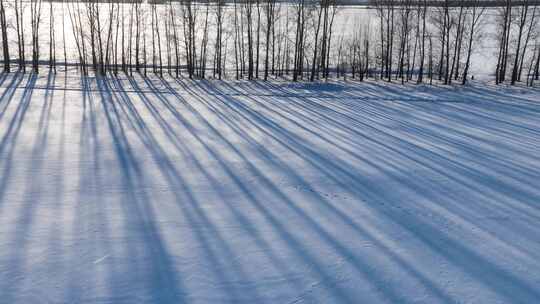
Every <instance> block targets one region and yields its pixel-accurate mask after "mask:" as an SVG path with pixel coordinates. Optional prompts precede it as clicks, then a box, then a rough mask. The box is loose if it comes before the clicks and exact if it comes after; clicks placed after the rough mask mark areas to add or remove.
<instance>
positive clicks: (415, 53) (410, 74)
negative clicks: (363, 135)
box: [0, 0, 540, 85]
mask: <svg viewBox="0 0 540 304" xmlns="http://www.w3.org/2000/svg"><path fill="white" fill-rule="evenodd" d="M335 1H336V0H318V1H316V2H314V1H308V0H298V1H294V2H291V3H288V4H285V3H283V2H277V1H276V0H232V2H230V1H229V2H225V1H224V0H212V1H210V0H207V1H206V2H204V1H203V2H200V1H197V2H195V1H193V0H182V1H171V0H168V1H164V2H159V3H158V2H157V1H150V2H140V1H133V2H126V1H119V2H103V1H87V2H80V1H78V2H44V1H42V0H30V1H29V2H28V1H22V0H12V1H8V0H0V28H1V35H0V37H1V39H2V57H3V64H4V70H5V71H6V72H9V71H10V70H11V69H12V68H13V65H14V64H16V65H17V67H18V69H20V70H21V71H23V72H25V71H26V69H27V65H31V69H32V71H33V72H35V73H37V72H39V66H40V65H44V64H46V65H48V66H49V68H50V69H52V70H54V71H56V68H57V65H59V64H60V65H64V66H65V67H66V68H67V66H68V65H69V64H74V65H76V66H77V67H79V68H80V70H81V72H82V73H83V74H88V73H89V72H90V71H93V72H95V73H97V74H102V75H105V74H107V73H113V74H117V73H119V72H124V73H128V74H132V73H134V72H136V73H141V74H144V75H146V74H147V73H148V72H152V73H156V74H158V75H160V76H162V75H163V74H164V73H168V74H171V75H174V76H176V77H178V76H180V74H182V73H187V75H188V76H189V77H190V78H207V77H210V75H208V73H211V74H212V77H214V78H218V79H221V78H222V77H225V75H234V77H235V78H237V79H240V78H244V77H245V78H248V79H254V78H262V79H265V80H266V79H268V78H269V77H283V76H286V75H288V77H290V79H292V80H293V81H297V80H310V81H315V80H317V79H321V78H324V79H326V78H328V77H330V76H331V74H332V75H335V76H336V77H353V78H357V79H359V80H363V79H365V78H366V77H373V78H381V79H385V80H387V81H396V80H397V81H401V82H408V81H414V82H417V83H422V82H429V83H432V82H433V81H434V80H437V81H440V82H443V83H445V84H450V83H452V82H454V81H459V82H461V83H463V84H464V83H466V82H467V80H468V79H469V77H470V76H469V75H470V70H471V65H472V60H473V59H472V58H473V56H472V55H473V53H474V52H475V50H477V49H478V48H479V47H480V46H481V43H482V39H483V38H484V36H485V32H486V31H485V29H486V28H489V27H491V29H494V30H493V32H494V33H496V36H495V37H490V41H496V42H497V45H496V47H495V49H496V52H495V51H494V53H496V54H494V55H495V56H496V57H497V64H496V67H495V71H494V74H495V78H496V82H497V83H501V82H505V81H510V83H511V84H515V83H516V82H519V81H523V80H526V82H527V84H529V85H533V82H534V81H535V80H538V77H539V65H540V41H539V37H538V30H537V23H538V20H537V19H538V18H537V17H538V15H539V14H540V12H539V11H538V9H537V7H536V6H535V5H529V3H528V1H522V2H520V5H519V6H515V5H513V3H512V1H511V0H505V4H506V5H504V6H503V7H500V8H496V9H486V8H483V7H480V6H479V4H480V2H479V1H475V0H469V1H460V2H456V1H450V0H441V1H439V3H440V5H438V6H431V5H432V2H431V1H430V2H428V0H420V1H418V0H414V1H413V0H394V1H392V0H390V1H384V2H379V4H378V5H376V6H375V7H374V8H373V10H371V11H369V12H367V13H366V14H363V15H361V16H363V17H366V18H363V19H364V20H359V19H360V18H359V17H358V20H354V21H356V22H354V24H353V25H351V26H350V27H345V28H343V29H341V31H340V32H336V31H335V23H336V20H337V19H338V18H342V17H341V16H339V14H340V12H339V10H340V9H339V7H338V5H337V4H336V2H335ZM456 3H457V5H456ZM58 18H60V20H57V19H58ZM349 21H353V20H349ZM59 36H61V37H59ZM29 41H30V42H31V43H29ZM47 48H48V56H47V57H48V58H47V59H43V58H42V56H41V53H42V52H43V51H45V50H46V49H47ZM28 52H31V57H30V60H28V54H27V53H28ZM57 53H59V54H60V55H57ZM74 54H75V56H73V55H74ZM59 58H60V59H59Z"/></svg>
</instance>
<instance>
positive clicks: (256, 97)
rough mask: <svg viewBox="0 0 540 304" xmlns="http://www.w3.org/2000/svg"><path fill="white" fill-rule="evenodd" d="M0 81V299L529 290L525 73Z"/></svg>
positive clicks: (515, 297)
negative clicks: (459, 82) (432, 81)
mask: <svg viewBox="0 0 540 304" xmlns="http://www.w3.org/2000/svg"><path fill="white" fill-rule="evenodd" d="M0 82H1V84H0V303H9V304H14V303H490V304H494V303H537V302H538V301H539V299H540V262H539V261H540V91H539V90H537V89H524V88H519V87H518V88H509V87H495V86H492V85H491V84H489V83H475V84H473V85H471V86H468V87H462V86H456V87H453V88H451V87H442V86H434V87H429V86H414V85H406V86H400V85H393V84H387V83H384V82H368V83H363V84H358V83H354V82H331V83H328V84H320V85H317V84H303V83H298V84H288V83H281V82H271V83H263V82H241V81H240V82H234V81H227V82H212V81H196V82H193V81H188V80H179V81H176V80H174V79H167V80H165V81H162V80H160V79H158V78H153V79H150V80H144V79H139V78H134V79H126V78H122V79H118V80H112V79H109V80H107V81H103V80H99V81H96V79H91V78H89V79H87V80H86V81H83V80H82V79H81V78H80V77H79V76H77V75H75V74H73V75H68V76H67V77H65V76H64V74H63V73H62V74H58V76H56V77H54V76H53V75H47V74H42V75H40V76H39V77H32V76H28V75H25V76H23V75H16V74H11V75H5V74H2V75H0Z"/></svg>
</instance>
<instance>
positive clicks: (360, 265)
mask: <svg viewBox="0 0 540 304" xmlns="http://www.w3.org/2000/svg"><path fill="white" fill-rule="evenodd" d="M216 96H225V95H221V94H216ZM199 101H200V102H201V103H203V102H205V101H204V100H203V99H202V98H201V99H200V100H199ZM219 101H220V102H219V104H223V105H225V106H227V105H228V104H230V103H236V101H233V100H231V99H226V100H219ZM210 103H212V104H214V103H213V102H212V101H210V102H208V103H207V106H208V107H211V105H210ZM214 110H215V112H218V111H219V110H216V109H214ZM229 117H230V116H229ZM222 119H225V120H227V118H224V117H222ZM229 119H230V118H229ZM244 120H245V118H244ZM229 123H230V122H229ZM244 128H245V126H240V127H233V129H235V131H237V132H240V133H241V135H242V136H244V137H246V138H250V136H249V135H248V134H247V133H242V132H243V131H241V130H242V129H244ZM255 128H256V127H255ZM252 142H253V141H252ZM260 149H262V151H264V152H265V153H263V154H264V157H262V159H264V160H267V161H268V162H270V163H272V164H271V165H272V167H276V168H277V169H278V170H280V171H284V172H286V173H287V174H288V175H290V176H294V179H295V180H296V181H298V182H300V183H301V184H302V185H304V186H307V185H308V183H307V182H306V181H304V180H303V179H302V177H300V176H299V175H298V174H296V173H295V172H294V169H292V168H290V167H289V166H288V164H287V163H286V162H283V161H281V160H280V159H279V156H277V155H272V153H271V152H269V151H267V150H265V149H264V147H260ZM243 160H244V161H245V162H246V163H248V164H249V163H250V161H249V160H247V158H246V157H243ZM250 169H251V170H253V171H257V170H258V169H257V168H256V167H255V166H254V165H250ZM258 174H259V175H260V176H261V178H264V174H262V173H261V172H259V173H258ZM263 181H264V185H265V186H266V187H268V188H270V189H271V190H272V193H273V194H274V195H278V197H279V198H280V201H281V202H284V203H285V205H286V207H287V208H288V209H289V210H290V211H292V212H294V213H296V214H297V215H299V216H300V217H301V218H302V219H303V220H304V221H305V222H306V223H307V224H308V227H310V228H311V229H313V230H314V231H315V232H316V233H317V235H319V236H321V237H322V239H323V241H324V242H326V243H327V244H329V246H331V247H332V248H336V249H338V252H339V253H340V254H341V255H342V256H345V257H347V260H348V261H349V262H352V263H353V266H354V267H355V269H356V270H358V271H360V272H361V273H363V274H364V275H366V276H367V277H368V278H369V280H370V281H372V282H374V286H375V287H376V288H382V289H384V292H383V296H385V297H387V298H389V300H392V301H406V299H404V298H402V297H401V296H400V295H399V293H398V292H394V291H393V290H392V289H391V287H389V286H385V285H384V284H383V283H382V281H381V279H380V278H378V277H377V274H376V273H374V272H373V271H371V270H370V266H369V265H368V264H366V262H364V261H362V258H359V257H358V256H356V254H355V253H353V252H352V251H350V250H349V249H348V248H346V247H345V246H344V245H343V244H341V243H340V242H339V241H336V240H335V238H334V237H333V236H331V235H330V234H329V233H328V232H327V231H326V229H325V228H324V227H322V226H321V225H320V224H319V223H317V222H316V221H315V220H314V219H313V218H311V217H310V216H309V215H308V214H306V213H305V212H304V210H302V208H301V207H300V206H299V205H298V204H297V203H296V202H294V201H292V200H291V199H290V198H288V197H287V196H286V195H285V194H284V193H282V192H281V190H280V189H278V187H277V186H276V185H275V184H274V183H273V182H272V181H271V180H269V179H268V178H265V179H264V180H263ZM314 196H315V198H316V201H317V202H320V203H322V206H321V207H324V209H326V211H331V213H333V214H336V215H337V216H339V217H340V218H341V219H342V220H343V221H344V222H346V223H347V224H348V225H350V226H352V228H354V229H355V230H356V231H359V232H360V234H359V235H362V236H363V237H368V238H369V239H370V240H371V241H372V242H373V243H375V244H377V246H379V247H381V249H382V250H383V251H384V252H385V253H387V254H388V255H389V256H390V258H391V259H392V260H393V261H394V262H396V263H398V264H400V266H401V267H403V268H404V269H406V270H407V271H409V272H410V273H412V274H413V275H414V276H415V277H417V278H418V279H419V280H420V281H422V282H423V283H424V285H426V286H430V290H431V291H433V293H435V294H436V295H437V296H438V297H439V298H440V299H441V300H442V301H444V302H451V299H450V298H448V296H447V295H445V294H444V292H442V291H441V290H438V289H437V288H436V286H433V285H432V284H431V283H430V282H429V281H428V280H427V279H426V278H425V277H423V276H422V275H421V274H420V273H418V272H417V271H415V270H414V269H412V268H411V267H409V266H408V265H407V264H406V263H405V262H404V261H403V260H402V259H400V258H399V257H397V256H396V255H395V254H393V253H392V252H391V251H390V250H389V249H388V248H386V247H385V246H384V245H383V244H381V243H380V242H379V240H377V239H376V238H375V237H372V236H370V235H371V234H370V233H369V232H368V231H367V230H366V228H362V227H361V226H359V225H358V224H356V223H354V221H352V220H351V219H350V218H349V217H348V216H346V215H345V214H344V213H343V212H341V211H339V210H337V209H335V207H333V206H332V205H331V204H329V202H328V201H326V199H325V198H323V197H322V196H321V195H319V194H318V193H315V194H314ZM261 207H264V206H261ZM275 225H279V227H282V228H281V230H284V231H286V230H287V229H286V228H285V227H286V224H284V223H280V221H277V222H276V223H275Z"/></svg>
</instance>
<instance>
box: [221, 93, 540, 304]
mask: <svg viewBox="0 0 540 304" xmlns="http://www.w3.org/2000/svg"><path fill="white" fill-rule="evenodd" d="M229 104H239V103H235V102H234V101H231V100H229ZM239 107H244V109H245V104H240V106H239ZM245 112H246V113H248V114H247V115H251V116H253V120H254V121H255V124H258V125H263V126H268V127H271V128H274V130H278V132H282V133H286V132H287V131H284V130H279V128H280V127H279V125H278V124H276V123H274V122H270V121H268V118H267V117H261V116H260V114H259V113H257V112H253V111H250V110H249V109H246V110H245ZM278 132H274V133H278ZM284 136H285V135H284ZM286 142H287V143H294V144H295V145H297V146H298V147H302V145H301V144H300V143H299V142H298V141H296V142H295V139H294V138H291V137H289V138H287V139H286ZM412 148H418V147H415V146H414V145H411V149H410V150H411V153H412V152H413V150H415V149H412ZM299 152H300V153H302V154H303V155H308V156H312V155H313V156H315V159H314V160H313V161H312V164H313V165H314V166H316V165H318V164H321V163H324V164H332V161H331V160H329V161H327V162H325V161H324V159H321V156H320V155H317V152H316V151H313V150H310V148H309V147H303V149H301V150H300V151H299ZM300 153H299V154H300ZM402 153H403V152H402ZM429 154H432V156H437V157H438V158H441V157H442V156H441V155H437V154H435V155H433V152H430V153H429ZM428 156H429V155H428ZM443 160H444V161H446V162H449V163H450V164H453V165H455V166H459V164H457V163H454V162H452V161H451V160H449V159H447V158H444V157H443ZM417 161H418V160H417ZM329 167H333V168H332V170H330V172H329V173H330V174H331V173H332V171H341V172H342V173H344V174H343V175H344V176H345V177H347V178H348V179H350V180H351V182H354V180H355V179H359V178H360V177H359V176H355V174H354V172H347V169H346V167H343V166H339V165H336V164H332V166H329ZM457 168H458V169H461V170H463V169H465V170H469V171H470V170H472V168H467V167H464V166H461V167H457ZM321 169H322V168H321ZM366 184H369V181H366ZM359 186H361V185H359ZM365 190H366V192H368V191H367V189H365ZM358 194H361V193H358ZM375 194H376V195H374V197H373V199H374V200H375V199H377V198H376V197H377V196H378V197H379V199H380V197H381V196H382V197H384V196H385V195H384V192H381V193H375ZM386 196H388V195H386ZM390 198H391V197H388V199H389V201H390V202H391V201H392V200H391V199H390ZM531 198H532V197H531V196H530V195H529V196H525V199H528V200H530V199H531ZM394 200H395V198H394ZM389 215H392V214H389ZM393 219H394V220H396V221H395V222H397V223H400V224H402V225H403V226H404V227H405V228H407V224H409V225H410V223H409V222H403V220H401V219H400V218H395V216H394V218H393ZM418 220H419V222H420V223H421V222H422V221H421V220H420V219H418ZM426 224H428V223H426ZM412 228H414V227H412ZM436 231H437V230H435V232H436ZM411 232H414V233H416V234H418V233H419V232H421V231H415V230H412V231H411ZM429 235H430V234H429V233H427V234H424V235H419V236H423V237H424V238H423V240H424V241H425V242H426V243H427V244H430V245H439V244H437V243H434V242H432V240H430V239H429ZM447 240H448V241H449V242H450V238H448V239H447ZM453 243H455V244H453V245H455V248H460V249H462V251H461V252H462V257H461V258H460V259H459V260H462V259H463V258H465V257H467V258H470V259H471V260H473V261H474V262H475V265H481V267H477V268H473V270H475V271H473V274H474V275H475V277H477V278H478V279H480V280H481V281H485V282H488V283H490V284H489V285H490V286H491V287H492V288H493V290H496V291H499V292H502V293H503V295H504V296H506V297H508V298H509V299H510V298H511V294H512V292H513V291H512V289H515V290H514V291H521V292H522V293H520V294H521V295H525V296H526V297H531V296H532V297H534V296H537V291H535V290H534V289H533V288H532V287H530V286H529V285H528V284H527V283H524V282H521V281H520V280H519V279H517V278H516V277H514V276H513V275H511V274H509V273H507V272H506V271H504V270H502V269H501V268H499V267H497V266H496V265H494V264H492V263H490V262H487V261H483V259H482V258H481V257H480V256H478V255H477V254H476V253H475V252H474V251H472V250H470V249H468V248H467V247H465V246H464V245H462V244H459V243H458V242H455V241H454V242H453ZM437 249H441V250H440V252H441V253H444V251H443V250H442V249H443V248H442V247H441V248H437ZM445 256H446V257H447V258H449V259H450V260H452V259H451V258H452V257H451V256H447V255H446V254H445ZM454 258H455V257H454ZM457 261H458V260H455V259H454V262H457ZM477 262H478V263H480V264H478V263H477ZM456 265H457V266H460V267H461V268H464V269H465V267H464V265H462V264H461V263H456ZM484 271H487V272H492V271H493V272H494V274H498V275H499V276H498V278H501V279H502V281H506V282H507V283H508V284H511V283H513V285H511V286H508V287H510V288H508V287H507V288H506V289H504V288H503V289H500V287H502V286H504V285H505V282H499V281H496V280H486V279H485V277H484V275H485V273H483V272H484Z"/></svg>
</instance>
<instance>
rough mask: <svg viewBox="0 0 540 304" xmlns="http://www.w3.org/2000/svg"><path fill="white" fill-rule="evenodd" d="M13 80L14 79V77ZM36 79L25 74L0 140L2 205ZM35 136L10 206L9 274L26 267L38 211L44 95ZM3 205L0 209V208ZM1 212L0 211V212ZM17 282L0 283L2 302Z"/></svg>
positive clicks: (46, 116) (46, 118) (10, 298)
mask: <svg viewBox="0 0 540 304" xmlns="http://www.w3.org/2000/svg"><path fill="white" fill-rule="evenodd" d="M15 77H17V76H15ZM36 79H37V76H36V75H35V74H29V75H28V78H27V80H26V83H25V88H24V91H23V92H22V94H21V97H20V101H19V103H18V105H17V108H16V109H15V112H14V114H13V116H12V119H11V121H10V123H9V125H8V127H7V130H6V132H5V133H4V137H3V138H2V140H1V141H0V155H2V154H3V153H5V156H3V158H4V159H5V164H4V168H3V172H2V177H1V178H0V180H2V185H1V186H0V202H4V200H3V195H4V189H5V188H6V187H7V185H8V183H9V180H10V179H11V176H10V173H11V170H12V163H13V161H12V158H13V155H14V153H15V150H16V148H18V146H17V141H18V139H19V133H20V130H21V129H22V126H23V125H28V124H29V121H28V119H26V113H27V112H28V109H29V108H30V106H31V103H32V101H33V98H32V94H33V92H34V91H33V89H34V85H35V82H36ZM48 82H49V83H52V82H54V76H53V75H49V78H48ZM37 106H38V107H39V106H41V111H40V116H39V122H38V126H39V127H38V128H37V130H36V132H37V134H36V136H35V139H34V142H33V143H32V144H31V146H30V147H31V157H30V160H29V161H30V164H29V168H28V173H27V175H26V176H25V182H24V185H25V187H24V194H23V197H22V200H21V202H22V204H20V205H19V206H14V207H13V208H18V209H20V210H19V213H18V214H17V215H16V219H17V220H16V222H15V224H14V226H13V227H11V229H12V231H13V232H12V239H11V240H10V241H9V244H11V246H9V254H7V259H8V261H7V263H9V265H10V268H9V269H10V271H11V272H13V274H18V273H20V272H21V270H22V269H24V267H25V266H27V264H26V263H27V262H28V261H27V260H26V258H27V256H28V246H29V242H30V241H29V233H30V231H32V228H33V225H34V215H35V211H36V209H37V208H38V204H37V203H38V202H37V201H36V200H35V198H36V197H39V195H40V193H41V191H42V188H43V183H42V180H41V177H42V175H41V173H42V172H41V169H42V165H43V160H44V153H45V147H46V143H47V135H48V134H47V130H48V126H49V117H50V107H49V106H50V100H49V97H48V92H47V93H46V94H45V96H44V100H43V101H42V104H41V105H37ZM1 207H3V205H0V208H1ZM0 210H1V209H0ZM20 283H21V281H19V280H17V279H12V280H5V281H4V282H2V283H0V290H1V296H2V299H3V300H6V301H8V302H14V300H15V299H16V298H17V296H18V291H19V290H18V288H21V287H22V286H21V285H20Z"/></svg>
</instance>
